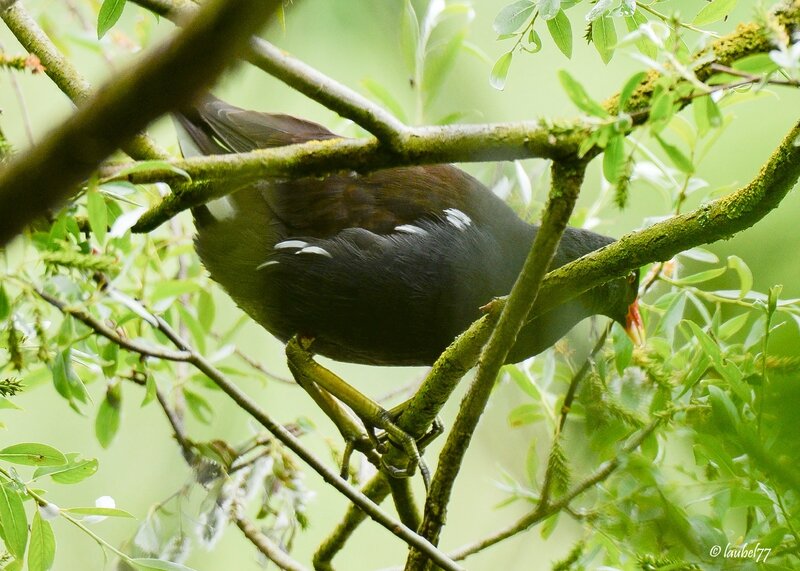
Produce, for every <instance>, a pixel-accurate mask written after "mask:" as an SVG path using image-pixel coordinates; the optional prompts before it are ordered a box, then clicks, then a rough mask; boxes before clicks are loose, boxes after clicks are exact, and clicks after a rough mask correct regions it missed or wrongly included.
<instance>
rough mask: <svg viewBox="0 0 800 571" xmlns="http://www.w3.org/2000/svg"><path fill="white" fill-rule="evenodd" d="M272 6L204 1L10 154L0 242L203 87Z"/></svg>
mask: <svg viewBox="0 0 800 571" xmlns="http://www.w3.org/2000/svg"><path fill="white" fill-rule="evenodd" d="M279 5H280V1H279V0H272V1H270V2H263V1H259V0H229V1H227V2H226V1H223V0H215V1H213V2H209V3H208V4H206V5H205V6H204V7H203V9H202V10H200V11H199V12H198V14H197V17H195V18H194V19H193V21H192V23H191V25H190V26H188V27H187V28H185V29H184V30H183V31H182V32H180V33H178V34H176V35H175V36H173V37H172V38H171V39H170V40H168V41H167V42H166V43H164V44H162V45H161V46H160V48H158V49H154V50H151V52H150V53H149V55H148V56H146V57H144V58H143V59H141V60H140V61H139V62H137V63H136V64H134V65H133V66H131V67H130V68H128V69H127V70H126V72H124V73H122V74H120V76H119V78H118V79H116V80H114V81H112V82H110V84H109V85H106V86H105V87H104V88H103V89H101V90H99V92H98V93H97V94H95V95H94V96H93V97H92V99H91V100H89V101H87V102H86V105H85V106H83V107H82V108H81V109H79V110H78V112H77V113H76V114H75V115H73V116H72V117H70V119H68V120H67V121H65V122H64V123H63V124H62V125H61V126H60V127H59V128H57V129H56V130H55V131H53V132H52V133H51V134H50V135H48V136H47V137H46V138H45V139H44V140H43V141H42V142H41V143H40V144H38V145H36V146H35V147H33V148H32V149H31V150H30V151H28V152H26V153H24V154H21V155H19V156H17V157H16V158H15V159H14V160H12V161H10V162H9V163H8V164H7V165H6V166H5V167H4V168H3V170H2V172H0V245H2V244H5V243H6V242H7V241H8V240H9V239H10V238H12V237H13V236H15V235H16V234H17V233H18V232H19V231H20V230H21V229H22V228H24V227H25V226H26V225H27V224H28V223H30V222H31V221H32V220H33V219H35V218H36V216H38V215H40V214H42V213H43V212H44V211H46V210H47V209H48V208H51V207H53V206H55V205H56V204H58V203H59V202H60V201H62V200H64V199H65V198H67V197H68V196H69V195H70V193H71V192H72V191H73V190H74V188H75V187H76V186H77V185H79V184H80V183H81V182H82V181H83V180H85V179H86V178H87V177H88V176H89V175H90V174H91V173H92V172H93V171H94V170H95V169H96V168H97V165H98V164H99V163H100V162H101V161H102V160H104V159H105V158H106V157H108V156H109V155H110V154H111V153H113V152H114V151H115V150H117V149H118V148H119V147H120V146H122V145H124V144H125V143H127V142H128V141H129V140H131V139H132V138H133V137H134V136H135V135H136V134H137V133H138V132H139V131H141V130H142V129H144V127H146V126H147V125H148V123H150V122H151V121H152V120H154V119H156V118H157V117H160V116H161V115H163V114H164V113H167V112H169V111H170V110H172V109H176V108H179V107H181V106H183V105H186V104H187V103H188V102H189V101H190V99H191V98H192V97H193V96H194V95H195V94H197V93H199V92H201V91H204V90H206V89H208V88H209V87H210V86H211V83H212V82H213V80H214V79H215V78H216V77H217V76H218V75H219V74H220V73H222V71H223V70H224V69H225V68H226V67H227V66H228V64H229V62H230V61H231V59H232V58H233V57H234V56H235V55H236V54H238V53H240V52H241V50H242V49H243V48H244V44H245V43H246V42H247V40H248V38H249V37H250V36H251V35H252V34H253V33H255V32H256V31H257V30H258V29H260V28H261V26H262V25H263V24H264V23H265V22H266V20H267V18H268V17H269V15H270V14H272V12H273V11H274V10H275V9H276V8H277V7H278V6H279ZM15 8H18V6H12V8H11V10H12V11H13V10H14V9H15ZM8 13H9V12H8V10H7V11H6V12H5V14H6V15H7V14H8Z"/></svg>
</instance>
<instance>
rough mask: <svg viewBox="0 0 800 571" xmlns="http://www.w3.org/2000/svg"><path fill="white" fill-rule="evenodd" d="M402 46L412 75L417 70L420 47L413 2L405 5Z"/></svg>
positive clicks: (407, 2) (406, 0) (401, 25)
mask: <svg viewBox="0 0 800 571" xmlns="http://www.w3.org/2000/svg"><path fill="white" fill-rule="evenodd" d="M400 45H401V47H402V50H403V59H404V60H405V63H406V68H407V69H408V71H409V72H410V73H412V74H413V73H414V72H415V71H416V69H417V49H418V47H419V20H418V19H417V13H416V12H415V11H414V5H413V4H412V3H411V0H405V2H404V3H403V19H402V21H401V23H400Z"/></svg>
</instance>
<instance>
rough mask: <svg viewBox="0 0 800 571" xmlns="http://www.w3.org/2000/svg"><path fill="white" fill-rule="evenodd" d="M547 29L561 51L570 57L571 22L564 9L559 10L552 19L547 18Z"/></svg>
mask: <svg viewBox="0 0 800 571" xmlns="http://www.w3.org/2000/svg"><path fill="white" fill-rule="evenodd" d="M547 29H548V30H549V31H550V36H551V37H552V38H553V42H554V43H555V44H556V47H558V49H559V50H561V53H562V54H564V55H565V56H567V58H572V24H571V23H570V21H569V18H567V15H566V14H565V13H564V10H559V11H558V13H557V14H556V15H555V17H554V18H553V19H551V20H547Z"/></svg>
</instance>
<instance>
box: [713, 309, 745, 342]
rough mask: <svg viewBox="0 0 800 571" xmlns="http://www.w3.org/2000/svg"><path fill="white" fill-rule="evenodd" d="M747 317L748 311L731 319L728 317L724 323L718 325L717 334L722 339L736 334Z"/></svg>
mask: <svg viewBox="0 0 800 571" xmlns="http://www.w3.org/2000/svg"><path fill="white" fill-rule="evenodd" d="M749 317H750V314H749V313H742V314H740V315H737V316H736V317H734V318H732V319H728V320H727V321H726V322H725V323H723V324H722V325H720V326H719V331H718V332H717V336H718V337H719V338H720V339H722V340H723V341H725V340H727V339H730V338H731V337H733V336H734V335H736V334H737V333H738V332H739V331H740V330H741V329H742V327H744V325H745V323H747V319H748V318H749Z"/></svg>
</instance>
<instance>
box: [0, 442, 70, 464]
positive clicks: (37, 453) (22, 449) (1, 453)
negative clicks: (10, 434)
mask: <svg viewBox="0 0 800 571" xmlns="http://www.w3.org/2000/svg"><path fill="white" fill-rule="evenodd" d="M0 460H4V461H5V462H11V463H12V464H22V465H24V466H63V465H64V464H66V463H67V457H66V456H64V455H63V454H62V453H61V452H59V451H58V450H56V449H55V448H53V447H52V446H48V445H47V444H39V443H37V442H25V443H22V444H14V445H12V446H7V447H5V448H3V449H2V450H0Z"/></svg>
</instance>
